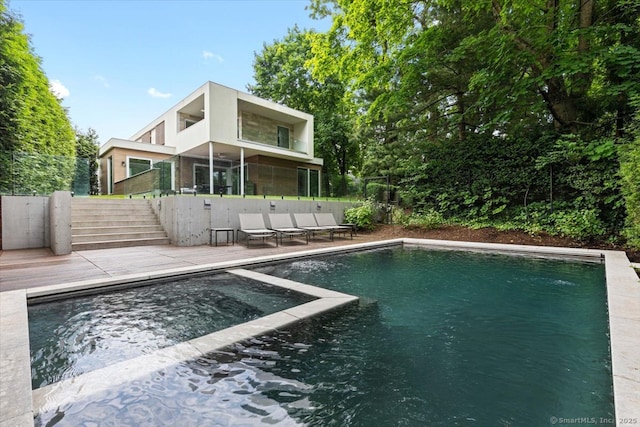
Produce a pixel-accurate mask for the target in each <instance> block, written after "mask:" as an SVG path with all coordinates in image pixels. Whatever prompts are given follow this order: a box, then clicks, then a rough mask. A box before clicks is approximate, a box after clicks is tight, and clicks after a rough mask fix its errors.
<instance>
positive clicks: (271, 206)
mask: <svg viewBox="0 0 640 427" xmlns="http://www.w3.org/2000/svg"><path fill="white" fill-rule="evenodd" d="M269 207H270V208H271V209H275V208H276V202H274V201H271V202H269Z"/></svg>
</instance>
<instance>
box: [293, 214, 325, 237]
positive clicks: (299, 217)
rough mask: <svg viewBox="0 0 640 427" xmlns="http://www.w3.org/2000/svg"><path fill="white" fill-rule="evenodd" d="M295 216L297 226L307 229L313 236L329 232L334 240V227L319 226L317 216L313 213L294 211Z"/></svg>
mask: <svg viewBox="0 0 640 427" xmlns="http://www.w3.org/2000/svg"><path fill="white" fill-rule="evenodd" d="M293 217H294V218H295V220H296V226H297V227H299V228H303V229H305V230H307V231H308V232H309V233H311V236H312V237H313V236H315V235H316V234H324V233H328V234H329V238H330V239H331V240H333V228H332V227H320V226H318V222H317V221H316V217H314V216H313V214H312V213H294V214H293Z"/></svg>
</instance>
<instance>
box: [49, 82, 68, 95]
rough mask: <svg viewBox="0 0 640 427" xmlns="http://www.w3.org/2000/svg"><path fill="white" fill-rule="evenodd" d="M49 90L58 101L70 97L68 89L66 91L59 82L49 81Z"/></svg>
mask: <svg viewBox="0 0 640 427" xmlns="http://www.w3.org/2000/svg"><path fill="white" fill-rule="evenodd" d="M49 90H50V91H51V93H52V94H54V95H55V96H56V98H58V99H64V98H66V97H68V96H69V95H71V93H70V92H69V89H67V88H66V87H65V85H63V84H62V82H61V81H60V80H51V81H50V82H49Z"/></svg>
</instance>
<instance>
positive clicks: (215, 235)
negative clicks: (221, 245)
mask: <svg viewBox="0 0 640 427" xmlns="http://www.w3.org/2000/svg"><path fill="white" fill-rule="evenodd" d="M218 233H226V234H227V245H228V244H229V242H231V244H232V245H235V244H236V238H235V233H234V230H233V228H212V229H211V237H210V239H209V245H211V244H212V243H214V244H215V246H218ZM229 233H231V240H229Z"/></svg>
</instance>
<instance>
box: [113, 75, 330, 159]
mask: <svg viewBox="0 0 640 427" xmlns="http://www.w3.org/2000/svg"><path fill="white" fill-rule="evenodd" d="M130 140H131V141H134V142H140V143H147V144H152V145H164V146H166V147H174V148H175V154H176V155H184V154H186V155H196V156H197V155H200V156H207V155H208V151H207V150H208V146H207V145H206V144H205V143H208V142H214V143H216V144H223V145H224V146H220V145H217V146H216V152H217V153H219V155H221V156H224V157H225V158H238V157H239V153H240V148H244V155H245V156H246V157H251V156H254V155H263V156H264V155H266V156H268V157H277V158H283V159H290V160H297V161H302V162H310V163H315V164H322V162H321V160H320V159H314V147H313V116H312V115H311V114H307V113H304V112H302V111H298V110H294V109H293V108H289V107H286V106H284V105H280V104H277V103H274V102H270V101H266V100H264V99H262V98H259V97H257V96H253V95H250V94H247V93H243V92H240V91H237V90H234V89H230V88H228V87H225V86H221V85H218V84H216V83H213V82H207V83H205V84H204V85H203V86H201V87H200V88H198V89H197V90H195V91H194V92H193V93H191V94H190V95H189V96H187V97H186V98H184V99H183V100H182V101H180V102H179V103H177V104H176V105H175V106H174V107H172V108H171V109H170V110H169V111H167V112H166V113H164V114H162V115H161V116H160V117H158V118H157V119H156V120H154V121H153V122H151V123H150V124H149V125H147V126H146V127H144V128H142V129H141V130H140V131H139V132H137V133H136V134H135V135H133V136H132V137H131V138H130ZM109 142H111V141H109ZM109 142H108V143H107V145H109ZM113 143H116V141H113ZM314 160H315V161H314Z"/></svg>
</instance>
